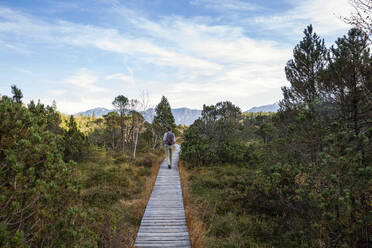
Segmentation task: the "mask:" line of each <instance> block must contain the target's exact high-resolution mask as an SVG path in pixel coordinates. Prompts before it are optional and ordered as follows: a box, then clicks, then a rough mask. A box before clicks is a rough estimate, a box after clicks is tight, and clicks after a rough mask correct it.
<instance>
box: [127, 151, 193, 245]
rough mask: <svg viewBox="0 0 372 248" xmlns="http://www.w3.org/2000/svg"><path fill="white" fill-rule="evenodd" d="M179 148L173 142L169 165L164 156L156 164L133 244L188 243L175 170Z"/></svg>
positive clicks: (178, 180) (176, 171)
mask: <svg viewBox="0 0 372 248" xmlns="http://www.w3.org/2000/svg"><path fill="white" fill-rule="evenodd" d="M179 150H180V148H179V146H178V145H176V149H175V150H174V153H173V162H172V169H168V164H167V160H166V159H165V160H164V161H163V163H162V164H161V165H160V169H159V173H158V176H157V178H156V182H155V185H154V188H153V190H152V193H151V197H150V200H149V202H148V203H147V207H146V210H145V214H144V215H143V218H142V221H141V226H140V229H139V231H138V234H137V238H136V242H135V243H134V246H135V247H146V248H149V247H179V248H181V247H185V248H186V247H188V248H190V247H191V244H190V239H189V233H188V231H187V225H186V218H185V210H184V208H183V199H182V188H181V182H180V177H179V173H178V157H179V156H178V155H179Z"/></svg>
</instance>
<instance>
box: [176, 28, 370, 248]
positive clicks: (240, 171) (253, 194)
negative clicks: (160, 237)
mask: <svg viewBox="0 0 372 248" xmlns="http://www.w3.org/2000/svg"><path fill="white" fill-rule="evenodd" d="M285 72H286V76H287V79H288V81H289V83H290V86H289V87H283V88H282V91H283V100H281V102H280V110H279V112H278V113H271V114H262V113H257V114H247V113H241V111H240V109H239V108H238V107H236V106H235V105H233V104H232V103H230V102H221V103H217V104H216V105H211V106H204V107H203V112H202V117H201V118H200V119H198V120H197V121H195V123H194V124H193V125H191V126H190V127H189V128H188V129H187V130H186V131H185V132H184V142H183V143H182V154H181V157H182V159H183V161H184V162H183V164H184V167H185V168H187V170H188V174H189V177H188V182H187V184H188V185H189V189H190V192H191V195H192V197H191V198H192V202H193V204H194V205H195V206H196V208H197V209H198V211H197V212H198V214H199V215H200V218H202V220H203V222H204V225H205V228H204V229H205V230H206V236H205V240H206V243H207V244H209V246H210V247H370V246H371V242H372V240H371V235H372V225H371V223H372V214H371V204H372V164H371V161H372V146H371V138H372V127H371V124H372V104H371V103H372V95H371V92H372V56H371V53H370V48H369V45H368V36H367V35H366V34H365V33H364V32H363V31H361V30H360V29H356V28H353V29H351V30H350V31H349V32H348V34H347V35H345V36H343V37H341V38H339V39H337V41H336V42H335V44H334V45H332V46H331V47H330V48H327V47H326V46H325V44H324V41H323V40H322V39H321V38H320V37H319V36H318V35H317V34H316V33H314V31H313V29H312V26H308V27H307V28H306V29H305V32H304V38H303V40H302V41H300V42H299V44H298V45H296V47H295V48H294V50H293V59H291V60H289V61H288V63H287V65H286V67H285ZM191 232H193V231H191Z"/></svg>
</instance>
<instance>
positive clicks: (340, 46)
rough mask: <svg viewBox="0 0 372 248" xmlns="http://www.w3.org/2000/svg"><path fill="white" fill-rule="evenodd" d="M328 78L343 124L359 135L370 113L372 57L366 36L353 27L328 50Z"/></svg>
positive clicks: (371, 107) (371, 108) (371, 103)
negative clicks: (329, 52) (329, 51)
mask: <svg viewBox="0 0 372 248" xmlns="http://www.w3.org/2000/svg"><path fill="white" fill-rule="evenodd" d="M327 79H328V86H329V88H330V91H331V92H332V95H333V96H334V98H335V99H334V100H335V102H336V103H337V104H338V105H339V107H340V109H341V113H342V119H343V123H344V124H345V125H350V126H352V127H353V129H354V133H355V134H359V132H360V129H361V128H362V127H366V126H367V124H368V113H370V112H371V110H372V56H371V53H370V48H369V46H368V36H367V34H365V33H364V32H363V31H361V30H360V29H357V28H353V29H351V30H350V31H349V32H348V35H347V36H344V37H342V38H338V39H337V41H336V46H332V47H331V54H330V56H329V69H328V77H327Z"/></svg>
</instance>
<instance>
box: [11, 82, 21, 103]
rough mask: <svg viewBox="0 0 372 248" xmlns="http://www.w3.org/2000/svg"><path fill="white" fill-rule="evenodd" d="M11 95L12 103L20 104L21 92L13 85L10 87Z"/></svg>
mask: <svg viewBox="0 0 372 248" xmlns="http://www.w3.org/2000/svg"><path fill="white" fill-rule="evenodd" d="M12 94H13V101H15V102H17V103H21V102H22V97H23V94H22V91H21V90H20V89H18V88H17V86H15V85H12Z"/></svg>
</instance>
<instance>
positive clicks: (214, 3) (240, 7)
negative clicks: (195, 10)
mask: <svg viewBox="0 0 372 248" xmlns="http://www.w3.org/2000/svg"><path fill="white" fill-rule="evenodd" d="M190 3H191V4H193V5H198V6H203V7H205V8H212V9H216V10H221V11H227V10H234V11H252V10H257V9H259V8H260V6H258V5H256V4H253V3H249V2H243V1H239V0H191V1H190Z"/></svg>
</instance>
